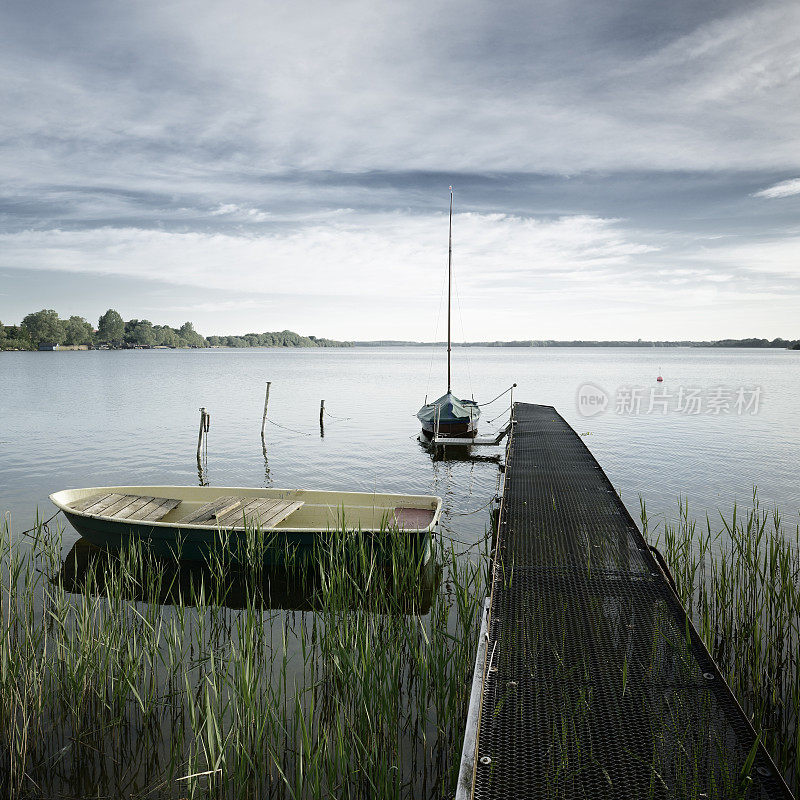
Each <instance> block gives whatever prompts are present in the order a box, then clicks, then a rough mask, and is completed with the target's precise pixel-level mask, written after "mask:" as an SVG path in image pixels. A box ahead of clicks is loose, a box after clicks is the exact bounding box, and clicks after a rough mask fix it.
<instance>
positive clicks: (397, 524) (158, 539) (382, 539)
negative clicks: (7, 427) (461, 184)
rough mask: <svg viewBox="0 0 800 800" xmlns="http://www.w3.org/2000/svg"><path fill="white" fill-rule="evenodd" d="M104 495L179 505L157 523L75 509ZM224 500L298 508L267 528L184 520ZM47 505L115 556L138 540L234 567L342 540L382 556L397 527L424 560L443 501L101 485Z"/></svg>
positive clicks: (317, 550) (169, 554)
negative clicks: (165, 500) (163, 500)
mask: <svg viewBox="0 0 800 800" xmlns="http://www.w3.org/2000/svg"><path fill="white" fill-rule="evenodd" d="M103 493H114V494H115V495H119V496H123V497H124V496H131V497H132V496H136V497H141V498H145V497H156V498H168V499H170V500H172V501H173V502H174V501H178V503H177V504H176V505H175V506H174V507H173V508H172V509H171V510H170V511H169V513H167V514H165V516H164V517H163V518H162V519H160V520H157V521H152V520H150V521H148V520H134V519H120V518H116V517H114V516H113V515H108V514H104V513H103V512H102V511H100V512H99V513H91V508H90V510H89V511H81V510H77V509H76V508H75V506H80V505H81V504H86V503H88V502H91V500H92V498H93V497H95V496H98V497H100V496H102V495H103ZM226 496H236V497H240V498H241V499H242V501H243V503H251V504H252V503H253V502H254V501H257V500H259V499H266V500H271V501H274V502H283V503H288V502H292V503H293V504H294V505H296V506H299V508H298V509H297V510H296V511H294V512H293V513H291V515H290V516H288V517H286V518H285V519H282V520H280V521H279V522H278V523H277V524H275V525H273V526H269V527H266V528H261V526H260V525H258V524H255V523H251V521H250V520H249V519H247V518H245V517H244V516H243V517H241V518H240V519H239V520H238V521H236V522H233V523H231V524H223V525H218V524H214V523H205V524H192V523H186V522H182V521H181V520H182V519H184V518H186V517H191V516H192V515H193V514H194V515H195V516H196V512H197V510H198V508H202V507H203V506H204V504H205V505H208V504H209V503H212V502H213V501H215V500H217V499H218V498H225V497H226ZM50 499H51V500H52V501H53V503H54V504H55V505H56V506H57V507H58V508H59V509H61V511H63V512H64V515H65V516H66V518H67V520H68V521H69V523H70V524H71V525H72V527H73V528H75V530H76V531H77V532H78V533H79V534H81V536H83V537H84V538H86V539H87V540H88V541H89V542H91V543H92V544H94V545H96V546H98V547H102V548H104V549H106V550H112V551H113V550H119V549H121V548H124V547H125V546H126V545H128V544H129V543H131V542H132V541H134V540H135V541H141V542H143V543H145V544H146V545H147V546H148V547H149V549H150V550H151V551H152V552H153V553H154V554H155V555H157V556H159V557H164V558H179V559H181V560H188V561H205V560H208V559H209V558H210V557H212V556H213V555H215V554H216V555H219V556H220V557H222V558H223V559H225V560H230V561H232V562H239V563H241V562H246V561H248V560H250V559H252V558H253V557H256V558H260V559H261V560H263V561H264V562H265V563H272V564H277V563H283V562H285V561H286V560H287V559H288V558H294V557H297V556H298V555H299V556H307V555H320V554H322V553H323V552H325V551H326V550H329V549H330V548H331V547H333V546H334V545H337V544H340V543H341V542H342V540H343V539H354V538H356V537H357V538H358V541H359V543H361V544H365V545H366V546H369V547H370V548H371V549H372V550H373V552H375V553H376V554H377V556H378V558H380V557H381V555H382V554H383V550H384V545H385V544H386V543H387V542H388V540H389V537H390V535H391V531H393V530H395V529H397V530H398V531H401V532H402V535H403V536H404V537H406V539H405V541H407V543H408V545H409V549H410V550H413V551H414V552H415V553H417V554H424V553H425V552H426V551H427V550H428V547H429V539H430V534H431V533H432V532H433V531H434V530H436V528H437V527H438V524H439V517H440V515H441V508H442V501H441V499H440V498H438V497H433V496H429V495H395V494H373V493H366V492H324V491H305V490H286V489H246V488H241V487H214V488H212V487H196V486H110V487H109V486H106V487H92V488H89V489H67V490H64V491H61V492H56V493H54V494H52V495H50Z"/></svg>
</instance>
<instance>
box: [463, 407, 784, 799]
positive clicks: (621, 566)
mask: <svg viewBox="0 0 800 800" xmlns="http://www.w3.org/2000/svg"><path fill="white" fill-rule="evenodd" d="M514 411H515V414H514V419H515V426H514V429H513V432H512V435H511V438H510V440H509V443H508V450H507V462H506V464H507V465H506V472H505V485H504V490H503V499H502V505H501V509H500V521H499V529H498V534H497V541H496V546H495V550H494V563H493V567H492V586H491V602H490V607H489V611H488V615H487V616H488V619H487V618H486V617H484V621H485V625H486V629H485V632H482V634H483V635H482V637H481V646H480V650H479V653H478V658H477V661H476V672H478V673H479V676H480V677H478V674H476V676H475V680H474V682H473V695H472V698H471V703H470V711H469V717H470V719H468V721H467V736H466V737H465V742H464V751H463V754H462V763H461V773H460V776H459V783H458V788H457V794H456V797H457V798H458V800H466V798H475V800H490V799H491V798H506V799H507V800H510V799H511V798H515V799H516V798H523V797H524V798H548V800H550V799H551V798H565V799H567V798H569V799H570V800H573V799H580V800H583V799H584V798H586V800H588V798H592V800H595V799H598V800H599V799H600V798H608V800H612V798H613V800H623V799H626V800H627V798H631V800H633V799H634V798H637V799H638V798H659V800H660V799H661V798H663V799H664V800H666V799H667V798H670V799H672V798H681V799H682V800H684V799H685V800H695V799H696V800H700V799H701V798H702V799H703V800H705V799H706V798H709V799H710V798H720V799H721V798H725V799H726V800H728V799H730V800H733V798H759V799H763V800H767V798H770V799H772V798H775V799H777V798H782V799H785V798H791V793H790V792H789V790H788V788H787V786H786V784H785V783H784V781H783V779H782V777H781V776H780V774H779V773H778V771H777V770H776V768H775V765H774V764H773V763H772V760H771V759H770V757H769V755H768V754H767V753H766V751H765V750H764V748H763V746H761V745H760V744H758V743H757V742H756V735H755V732H754V731H753V728H752V726H751V725H750V723H749V721H748V720H747V717H746V716H745V714H744V712H743V711H742V709H741V707H740V706H739V704H738V703H737V701H736V699H735V698H734V696H733V694H732V693H731V691H730V689H729V688H728V686H727V684H726V683H725V680H724V678H723V676H722V675H721V674H720V671H719V669H718V667H717V665H716V664H715V663H714V660H713V659H712V658H711V656H710V655H709V653H708V651H707V649H706V648H705V646H704V644H703V642H702V641H701V639H700V637H699V636H698V634H697V632H696V630H695V629H694V627H693V625H692V623H691V621H690V620H689V618H688V617H687V616H686V614H685V613H684V610H683V607H682V605H681V603H680V601H679V599H678V597H677V596H676V595H675V593H674V591H673V589H672V588H671V585H670V582H669V580H668V576H667V574H666V573H665V571H664V570H662V568H661V567H660V566H659V562H658V560H657V558H656V557H655V555H654V554H653V552H651V550H650V548H649V547H648V546H647V543H646V542H645V540H644V537H643V536H642V534H641V532H640V531H639V529H638V527H637V526H636V524H635V522H634V521H633V519H632V518H631V516H630V514H629V513H628V511H627V510H626V508H625V506H624V505H623V504H622V501H621V500H620V499H619V497H618V495H617V493H616V491H615V490H614V488H613V486H612V485H611V483H610V481H609V480H608V478H607V477H606V475H605V473H604V472H603V470H602V469H601V468H600V466H599V464H598V463H597V461H595V459H594V457H593V456H592V454H591V453H590V452H589V450H588V448H587V447H586V446H585V444H584V442H583V440H582V439H581V437H580V436H578V435H577V434H576V433H575V431H573V430H572V428H571V427H570V426H569V425H568V424H567V423H566V422H565V421H564V419H563V418H562V417H561V416H560V415H559V414H558V413H557V412H556V411H555V409H554V408H551V407H549V406H538V405H528V404H523V403H517V404H515V409H514Z"/></svg>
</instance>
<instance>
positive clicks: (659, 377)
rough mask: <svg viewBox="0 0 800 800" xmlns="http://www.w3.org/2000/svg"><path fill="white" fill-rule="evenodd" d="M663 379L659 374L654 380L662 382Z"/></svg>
mask: <svg viewBox="0 0 800 800" xmlns="http://www.w3.org/2000/svg"><path fill="white" fill-rule="evenodd" d="M663 380H664V379H663V378H662V377H661V376H660V375H659V376H658V377H657V378H656V381H658V383H662V382H663Z"/></svg>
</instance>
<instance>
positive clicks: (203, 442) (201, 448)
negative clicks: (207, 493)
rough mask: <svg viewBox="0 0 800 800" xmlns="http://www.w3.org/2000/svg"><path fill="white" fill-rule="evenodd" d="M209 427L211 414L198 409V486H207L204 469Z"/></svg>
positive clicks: (206, 459)
mask: <svg viewBox="0 0 800 800" xmlns="http://www.w3.org/2000/svg"><path fill="white" fill-rule="evenodd" d="M210 427H211V414H209V413H208V411H206V409H205V408H201V409H200V430H199V431H198V433H197V474H198V477H199V478H200V485H201V486H207V485H208V480H207V476H206V469H207V467H208V438H207V434H208V429H209V428H210Z"/></svg>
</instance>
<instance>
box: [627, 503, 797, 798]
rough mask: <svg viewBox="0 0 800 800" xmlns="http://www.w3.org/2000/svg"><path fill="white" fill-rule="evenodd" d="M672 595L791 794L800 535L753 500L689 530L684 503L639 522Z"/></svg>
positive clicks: (794, 782) (794, 759)
mask: <svg viewBox="0 0 800 800" xmlns="http://www.w3.org/2000/svg"><path fill="white" fill-rule="evenodd" d="M642 525H643V529H644V533H645V536H648V537H649V538H650V540H651V541H652V542H653V543H654V544H655V545H656V546H658V547H660V548H662V549H663V553H664V556H665V558H666V560H667V563H668V565H669V568H670V571H671V573H672V575H673V578H674V580H675V586H676V591H677V593H678V596H679V597H680V599H681V601H682V602H683V604H684V606H685V608H686V611H687V613H688V614H689V616H690V617H691V618H692V620H693V622H694V624H695V626H696V627H697V630H698V632H699V633H700V636H701V637H702V638H703V640H704V642H705V644H706V646H707V647H708V649H709V652H710V653H711V654H712V656H713V657H714V659H715V661H716V662H717V664H718V665H719V667H720V669H721V670H722V672H723V674H724V676H725V679H726V680H727V682H728V685H729V686H730V687H731V689H732V690H733V693H734V694H735V696H736V698H737V699H738V701H739V703H740V704H741V706H742V708H743V709H744V711H745V713H746V714H747V716H748V718H749V719H750V720H751V722H752V724H753V727H754V728H755V730H756V732H757V733H758V734H759V736H760V737H761V741H762V742H763V743H764V745H765V747H766V748H767V750H768V751H769V752H770V754H771V755H772V757H773V759H774V761H775V763H776V765H777V766H778V768H779V769H780V770H781V772H782V773H783V775H784V778H785V780H786V782H787V784H788V785H789V787H790V788H791V789H792V791H793V792H794V793H795V794H797V793H798V790H799V789H800V727H799V723H800V528H798V526H797V525H794V527H792V526H791V525H787V524H785V522H784V520H783V519H782V517H781V515H780V513H779V512H778V511H777V510H771V511H767V510H765V509H764V508H762V507H761V505H760V504H759V501H758V496H757V493H756V492H754V494H753V504H752V506H751V507H748V508H746V509H744V510H742V509H740V508H738V507H737V506H734V507H733V510H732V513H731V514H730V515H729V516H727V517H726V516H724V515H722V514H720V517H719V520H713V519H711V518H710V517H706V519H705V521H704V523H703V524H700V525H698V524H697V522H696V521H695V520H693V519H692V518H691V516H690V514H689V506H688V503H686V502H685V501H681V503H680V512H679V516H678V519H677V520H676V521H668V522H666V523H665V524H664V526H663V528H662V529H660V530H659V527H660V526H653V525H652V524H649V520H648V517H647V511H646V508H645V506H644V504H642Z"/></svg>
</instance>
